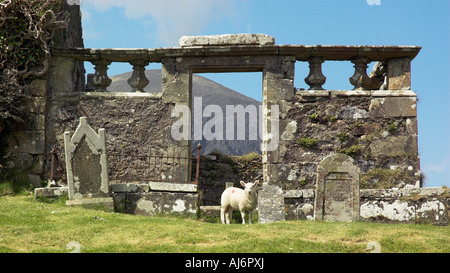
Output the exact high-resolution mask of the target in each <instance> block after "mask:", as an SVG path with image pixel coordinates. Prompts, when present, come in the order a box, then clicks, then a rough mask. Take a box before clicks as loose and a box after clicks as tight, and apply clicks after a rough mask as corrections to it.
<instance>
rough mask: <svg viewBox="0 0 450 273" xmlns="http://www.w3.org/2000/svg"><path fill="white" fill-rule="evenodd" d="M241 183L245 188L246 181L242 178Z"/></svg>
mask: <svg viewBox="0 0 450 273" xmlns="http://www.w3.org/2000/svg"><path fill="white" fill-rule="evenodd" d="M241 185H242V187H244V188H245V182H244V181H242V180H241Z"/></svg>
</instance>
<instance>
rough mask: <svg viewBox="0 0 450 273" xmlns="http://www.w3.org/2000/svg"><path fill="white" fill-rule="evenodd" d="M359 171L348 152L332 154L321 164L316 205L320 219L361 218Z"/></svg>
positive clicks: (347, 220)
mask: <svg viewBox="0 0 450 273" xmlns="http://www.w3.org/2000/svg"><path fill="white" fill-rule="evenodd" d="M359 173H360V170H359V168H358V167H356V166H355V165H354V161H353V159H352V158H351V157H350V156H348V155H344V154H334V155H330V156H327V157H326V158H324V159H323V160H322V161H321V162H320V163H319V165H318V166H317V185H316V199H315V204H314V218H315V220H316V221H317V220H318V221H322V220H325V221H332V222H334V221H339V222H352V221H358V220H359Z"/></svg>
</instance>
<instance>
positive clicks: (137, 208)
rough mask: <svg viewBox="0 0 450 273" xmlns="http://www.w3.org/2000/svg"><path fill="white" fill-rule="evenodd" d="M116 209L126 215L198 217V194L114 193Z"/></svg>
mask: <svg viewBox="0 0 450 273" xmlns="http://www.w3.org/2000/svg"><path fill="white" fill-rule="evenodd" d="M113 198H114V202H115V206H116V209H117V210H118V211H124V212H126V213H131V214H137V215H146V216H155V215H158V214H170V215H186V216H195V215H197V209H198V208H197V203H198V194H193V193H178V192H177V193H175V192H146V193H127V194H125V193H114V194H113Z"/></svg>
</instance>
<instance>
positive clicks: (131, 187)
mask: <svg viewBox="0 0 450 273" xmlns="http://www.w3.org/2000/svg"><path fill="white" fill-rule="evenodd" d="M149 189H150V188H149V185H148V184H132V183H127V184H111V192H130V193H138V192H148V191H149Z"/></svg>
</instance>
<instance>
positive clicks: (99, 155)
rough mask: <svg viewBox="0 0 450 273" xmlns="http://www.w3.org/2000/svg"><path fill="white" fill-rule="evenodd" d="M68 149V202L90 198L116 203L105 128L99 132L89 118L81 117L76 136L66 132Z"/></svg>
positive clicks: (66, 148)
mask: <svg viewBox="0 0 450 273" xmlns="http://www.w3.org/2000/svg"><path fill="white" fill-rule="evenodd" d="M64 148H65V157H66V172H67V182H68V187H69V191H68V198H69V200H68V202H67V203H66V204H67V205H71V204H78V203H77V202H73V201H71V200H80V199H86V198H96V200H97V199H99V198H104V199H106V201H105V200H102V201H101V203H104V202H112V197H110V192H109V178H108V164H107V158H106V138H105V129H99V130H98V134H97V133H96V132H95V131H94V130H93V129H92V128H91V126H89V124H88V123H87V119H86V118H85V117H81V118H80V123H79V125H78V127H77V129H76V130H75V133H74V134H73V136H71V133H70V132H65V133H64ZM93 200H94V199H93Z"/></svg>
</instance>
